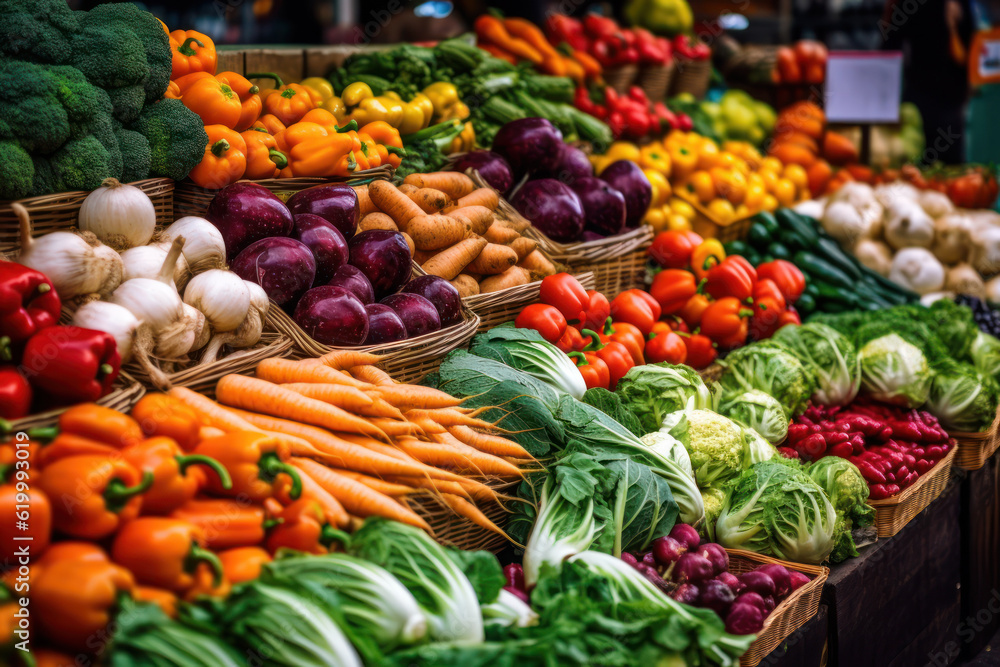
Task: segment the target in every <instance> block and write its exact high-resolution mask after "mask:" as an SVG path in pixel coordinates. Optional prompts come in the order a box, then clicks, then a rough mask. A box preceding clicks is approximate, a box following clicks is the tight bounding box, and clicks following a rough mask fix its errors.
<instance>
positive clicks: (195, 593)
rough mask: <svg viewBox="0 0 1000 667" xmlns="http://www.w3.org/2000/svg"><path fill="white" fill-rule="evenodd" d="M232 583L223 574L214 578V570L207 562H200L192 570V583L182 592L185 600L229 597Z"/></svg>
mask: <svg viewBox="0 0 1000 667" xmlns="http://www.w3.org/2000/svg"><path fill="white" fill-rule="evenodd" d="M232 590H233V585H232V584H231V583H230V581H229V580H228V579H226V577H225V576H222V577H220V578H216V576H215V570H214V569H213V568H212V567H211V566H210V565H209V564H208V563H201V564H199V565H198V567H197V568H196V569H195V571H194V585H193V586H192V587H191V588H189V589H188V590H187V592H186V593H185V594H184V600H185V601H186V602H194V601H195V600H197V599H198V598H200V597H205V596H207V597H212V598H225V597H229V593H230V592H232Z"/></svg>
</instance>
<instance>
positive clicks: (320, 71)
mask: <svg viewBox="0 0 1000 667" xmlns="http://www.w3.org/2000/svg"><path fill="white" fill-rule="evenodd" d="M397 46H399V45H398V44H333V45H328V46H310V47H308V48H306V50H305V76H322V77H327V76H329V75H330V74H331V73H332V72H333V71H334V70H335V69H338V68H340V67H343V65H344V61H345V60H347V59H348V58H350V57H351V56H353V55H356V54H359V53H372V52H376V51H387V50H389V49H393V48H395V47H397Z"/></svg>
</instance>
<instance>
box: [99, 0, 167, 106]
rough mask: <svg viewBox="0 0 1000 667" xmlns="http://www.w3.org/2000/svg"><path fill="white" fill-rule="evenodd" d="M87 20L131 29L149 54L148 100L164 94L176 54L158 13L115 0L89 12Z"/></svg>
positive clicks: (146, 82)
mask: <svg viewBox="0 0 1000 667" xmlns="http://www.w3.org/2000/svg"><path fill="white" fill-rule="evenodd" d="M87 22H88V23H91V25H102V24H106V25H111V24H117V25H126V26H128V27H129V28H131V30H132V31H133V32H134V33H135V35H136V37H138V39H139V41H140V42H142V46H143V49H144V51H145V54H146V57H145V63H146V66H147V69H148V77H147V78H146V81H145V84H144V86H143V89H144V92H145V101H146V102H153V101H156V100H158V99H160V98H161V97H163V93H165V92H166V90H167V86H168V85H169V84H170V72H171V68H172V67H173V56H172V54H171V52H170V39H169V37H168V36H167V31H166V30H164V29H163V24H162V23H160V22H159V21H158V20H157V18H156V17H155V16H153V15H152V14H150V13H149V12H147V11H143V10H141V9H139V8H138V7H136V6H135V5H133V4H132V3H130V2H116V3H108V4H104V5H98V6H97V7H94V8H93V9H91V10H90V11H89V12H88V13H87ZM119 85H120V84H119Z"/></svg>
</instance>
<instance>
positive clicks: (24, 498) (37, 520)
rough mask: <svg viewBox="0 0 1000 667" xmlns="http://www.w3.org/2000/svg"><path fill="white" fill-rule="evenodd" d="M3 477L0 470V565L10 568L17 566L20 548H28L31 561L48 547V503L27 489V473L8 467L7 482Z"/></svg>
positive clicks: (50, 535)
mask: <svg viewBox="0 0 1000 667" xmlns="http://www.w3.org/2000/svg"><path fill="white" fill-rule="evenodd" d="M3 478H4V472H3V469H2V468H0V521H2V522H3V523H2V525H4V526H8V528H6V529H5V530H4V531H3V537H2V538H0V563H4V564H5V565H6V566H10V567H13V566H16V565H18V564H21V563H19V560H20V556H19V554H20V553H23V552H22V551H21V550H22V548H23V547H25V546H30V552H31V558H32V560H35V559H37V558H38V556H40V555H41V554H42V552H44V551H45V549H46V548H48V546H49V541H50V540H51V539H52V504H51V503H50V502H49V499H48V497H47V496H46V495H45V494H44V493H42V492H41V491H39V490H36V489H31V488H30V486H28V484H27V483H28V479H29V477H28V471H27V470H16V471H15V470H14V469H13V468H9V472H8V473H7V478H8V481H7V482H6V483H5V482H4V479H3ZM19 485H20V488H18V487H19ZM18 506H20V507H18ZM15 526H17V527H18V529H17V530H16V531H15V529H14V528H15ZM21 526H23V529H22V528H21ZM15 538H24V539H15ZM28 540H30V541H28ZM23 564H25V565H27V562H25V563H23ZM15 569H17V568H16V567H15Z"/></svg>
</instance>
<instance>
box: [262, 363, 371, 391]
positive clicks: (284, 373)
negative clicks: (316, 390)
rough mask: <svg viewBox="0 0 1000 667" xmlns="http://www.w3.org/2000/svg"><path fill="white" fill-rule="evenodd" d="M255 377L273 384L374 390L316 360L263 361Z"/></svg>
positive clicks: (368, 385) (365, 383)
mask: <svg viewBox="0 0 1000 667" xmlns="http://www.w3.org/2000/svg"><path fill="white" fill-rule="evenodd" d="M257 377H258V378H260V379H261V380H267V381H268V382H274V383H275V384H291V383H293V382H294V383H299V382H310V383H314V384H315V383H323V384H343V385H347V386H349V387H354V388H355V389H360V390H362V391H368V390H369V389H374V387H373V386H372V385H370V384H368V383H367V382H361V381H360V380H355V379H354V378H352V377H351V376H350V375H348V374H346V373H342V372H340V371H338V370H336V369H333V368H330V367H329V366H327V365H325V364H322V363H320V362H319V361H318V360H317V359H305V360H302V361H292V360H291V359H273V358H272V359H264V360H263V361H261V362H260V363H259V364H257Z"/></svg>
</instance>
